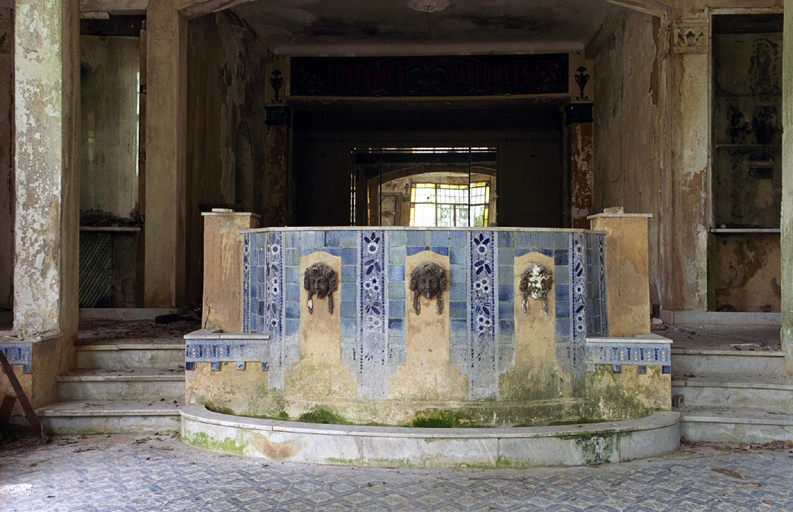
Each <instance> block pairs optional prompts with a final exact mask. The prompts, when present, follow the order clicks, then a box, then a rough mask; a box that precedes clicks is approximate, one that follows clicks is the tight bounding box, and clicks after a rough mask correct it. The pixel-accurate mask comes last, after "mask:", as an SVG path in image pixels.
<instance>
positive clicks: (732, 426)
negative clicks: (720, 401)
mask: <svg viewBox="0 0 793 512" xmlns="http://www.w3.org/2000/svg"><path fill="white" fill-rule="evenodd" d="M676 410H677V411H678V412H680V414H681V417H680V433H681V435H682V436H683V437H685V438H686V439H687V440H689V441H694V442H700V441H709V442H724V443H768V442H771V441H793V415H791V414H785V413H780V412H772V411H761V410H758V409H748V408H740V407H729V408H728V407H690V406H687V407H681V408H680V409H676Z"/></svg>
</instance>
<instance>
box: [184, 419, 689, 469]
mask: <svg viewBox="0 0 793 512" xmlns="http://www.w3.org/2000/svg"><path fill="white" fill-rule="evenodd" d="M180 413H181V415H182V440H183V441H184V442H185V443H187V444H191V445H194V446H198V447H203V448H209V449H214V450H217V451H225V452H230V453H237V454H240V455H247V456H251V457H263V458H266V459H269V460H274V461H293V462H306V463H315V464H351V465H373V466H416V467H531V466H577V465H584V464H587V463H602V462H621V461H627V460H633V459H638V458H646V457H655V456H659V455H664V454H667V453H671V452H674V451H675V450H677V448H678V447H679V443H680V435H679V419H680V415H679V413H676V412H669V411H662V412H656V413H654V414H653V415H651V416H649V417H647V418H642V419H639V420H628V421H616V422H605V423H593V424H580V425H565V426H553V427H525V428H487V429H432V428H429V429H428V428H402V427H369V426H350V425H316V424H309V423H298V422H287V421H276V420H264V419H256V418H245V417H239V416H231V415H225V414H219V413H214V412H211V411H209V410H207V409H206V408H205V407H203V406H185V407H182V408H180Z"/></svg>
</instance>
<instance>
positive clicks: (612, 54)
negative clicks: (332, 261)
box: [588, 11, 669, 304]
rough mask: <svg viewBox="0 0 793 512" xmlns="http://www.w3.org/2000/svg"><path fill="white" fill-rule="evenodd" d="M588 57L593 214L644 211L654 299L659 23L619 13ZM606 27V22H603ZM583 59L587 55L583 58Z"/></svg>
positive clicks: (660, 137) (661, 140) (662, 68)
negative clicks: (592, 59)
mask: <svg viewBox="0 0 793 512" xmlns="http://www.w3.org/2000/svg"><path fill="white" fill-rule="evenodd" d="M620 16H622V17H621V18H617V17H614V18H612V19H611V20H610V22H611V26H613V27H615V30H614V31H613V32H612V35H611V36H610V37H609V38H608V39H607V41H606V42H605V44H604V45H603V46H602V47H601V48H600V51H599V52H598V54H597V55H596V60H595V77H596V79H595V98H597V101H596V102H595V108H594V119H595V122H594V126H595V155H596V157H595V208H594V209H595V212H600V211H602V210H603V208H607V207H611V206H624V207H625V212H626V213H627V212H630V213H650V214H652V216H653V217H652V218H651V219H650V224H649V259H650V261H649V266H650V300H651V302H652V303H653V304H660V303H661V296H662V290H663V285H662V281H661V271H660V268H661V233H660V230H659V225H660V222H659V221H660V219H661V217H662V202H661V200H662V196H661V187H662V181H661V177H662V175H663V173H665V172H669V164H668V162H667V160H666V157H665V151H664V147H665V146H666V145H667V144H668V142H667V141H666V140H665V131H664V110H665V109H666V108H667V98H666V94H665V92H666V88H665V85H664V84H665V83H666V75H667V68H668V65H667V62H666V61H665V60H664V59H663V58H662V57H663V56H662V55H660V56H659V55H658V53H659V52H658V46H659V42H658V40H657V39H658V32H659V30H660V29H659V24H658V22H657V19H656V18H653V17H652V16H649V15H646V14H642V13H638V12H631V11H624V12H623V13H622V14H620ZM607 28H608V25H607ZM588 57H591V56H588Z"/></svg>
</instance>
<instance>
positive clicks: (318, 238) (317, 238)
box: [314, 230, 326, 247]
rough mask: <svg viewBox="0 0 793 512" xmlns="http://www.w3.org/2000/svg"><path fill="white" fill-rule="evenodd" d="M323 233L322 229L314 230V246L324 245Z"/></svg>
mask: <svg viewBox="0 0 793 512" xmlns="http://www.w3.org/2000/svg"><path fill="white" fill-rule="evenodd" d="M325 233H326V231H324V230H322V231H315V232H314V247H325Z"/></svg>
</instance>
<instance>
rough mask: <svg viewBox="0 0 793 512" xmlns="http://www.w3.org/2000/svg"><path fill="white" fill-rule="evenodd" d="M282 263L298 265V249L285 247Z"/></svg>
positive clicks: (292, 265)
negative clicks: (284, 256)
mask: <svg viewBox="0 0 793 512" xmlns="http://www.w3.org/2000/svg"><path fill="white" fill-rule="evenodd" d="M284 264H285V265H288V266H291V267H296V266H298V265H300V249H286V258H285V259H284Z"/></svg>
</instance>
